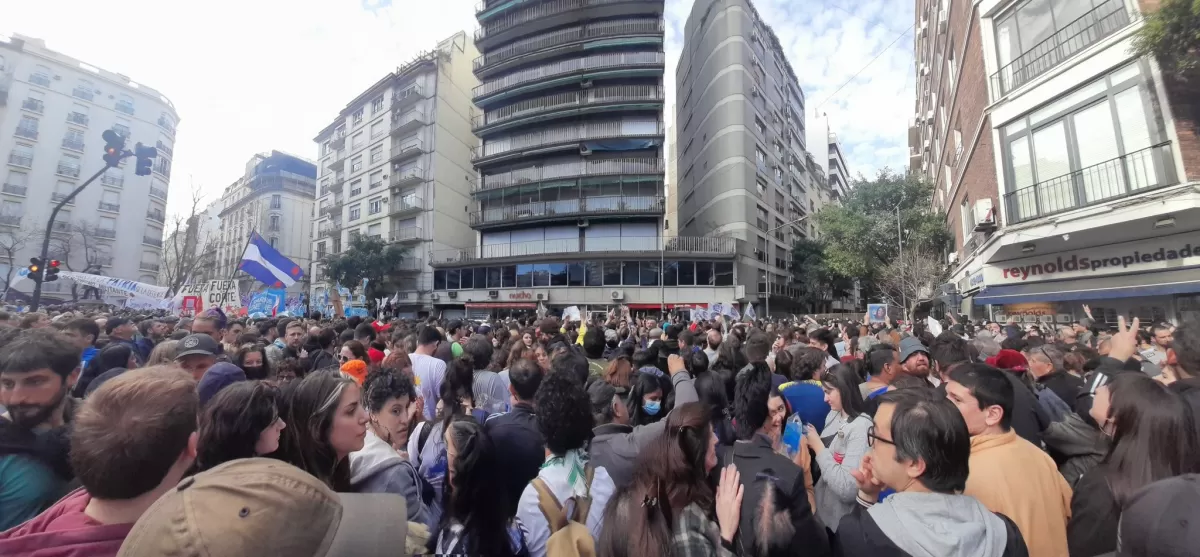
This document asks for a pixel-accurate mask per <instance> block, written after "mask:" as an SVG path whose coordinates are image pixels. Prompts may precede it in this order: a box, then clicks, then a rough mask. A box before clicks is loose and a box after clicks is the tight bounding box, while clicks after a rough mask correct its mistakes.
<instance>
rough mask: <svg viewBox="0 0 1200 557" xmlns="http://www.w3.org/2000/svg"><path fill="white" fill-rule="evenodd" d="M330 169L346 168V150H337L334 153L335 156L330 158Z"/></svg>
mask: <svg viewBox="0 0 1200 557" xmlns="http://www.w3.org/2000/svg"><path fill="white" fill-rule="evenodd" d="M327 168H329V169H330V170H333V171H338V170H341V169H343V168H346V152H345V151H342V150H340V149H339V150H337V151H335V152H334V153H333V158H331V159H329V165H328V167H327Z"/></svg>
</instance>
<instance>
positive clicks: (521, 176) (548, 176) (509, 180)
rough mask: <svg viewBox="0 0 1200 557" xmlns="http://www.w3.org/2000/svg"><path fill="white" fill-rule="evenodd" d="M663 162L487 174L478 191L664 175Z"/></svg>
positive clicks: (581, 163)
mask: <svg viewBox="0 0 1200 557" xmlns="http://www.w3.org/2000/svg"><path fill="white" fill-rule="evenodd" d="M664 168H665V167H664V165H663V161H662V159H658V158H653V159H652V158H644V159H607V160H605V159H601V160H592V159H579V160H575V161H567V162H558V163H555V162H550V163H548V164H544V165H539V166H527V167H524V168H517V169H513V170H508V171H504V172H496V173H494V174H485V175H484V176H483V183H482V185H481V186H480V187H479V188H475V189H474V190H475V191H484V190H492V189H498V188H506V187H511V186H519V185H526V184H536V183H538V182H545V181H549V180H569V179H572V178H579V177H584V176H606V175H624V174H632V175H637V174H662V173H663V172H664Z"/></svg>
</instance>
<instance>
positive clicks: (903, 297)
mask: <svg viewBox="0 0 1200 557" xmlns="http://www.w3.org/2000/svg"><path fill="white" fill-rule="evenodd" d="M903 203H904V195H903V194H901V195H900V202H899V203H896V248H897V249H898V250H899V253H898V254H897V256H896V259H903V258H904V234H903V233H902V232H901V229H900V205H902V204H903ZM900 304H901V305H903V306H904V307H902V308H900V310H901V314H900V316H901V317H903V318H904V320H905V321H907V320H908V295H907V294H905V293H904V289H903V288H901V289H900Z"/></svg>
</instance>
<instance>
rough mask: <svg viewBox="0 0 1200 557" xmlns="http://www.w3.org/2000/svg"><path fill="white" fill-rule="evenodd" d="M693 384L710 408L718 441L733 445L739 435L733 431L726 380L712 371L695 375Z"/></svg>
mask: <svg viewBox="0 0 1200 557" xmlns="http://www.w3.org/2000/svg"><path fill="white" fill-rule="evenodd" d="M692 386H694V387H695V388H696V394H697V396H699V398H700V402H702V403H704V405H705V406H706V407H707V408H708V411H709V420H710V422H711V423H712V429H713V434H714V435H716V436H717V442H718V443H720V444H721V445H732V444H733V442H734V441H736V440H737V435H736V434H734V432H733V422H732V416H733V412H732V409H731V408H730V407H729V397H728V396H726V394H725V380H724V379H722V378H721V376H720V375H718V374H716V373H713V372H711V371H710V372H705V373H701V374H700V375H697V376H695V379H693V381H692Z"/></svg>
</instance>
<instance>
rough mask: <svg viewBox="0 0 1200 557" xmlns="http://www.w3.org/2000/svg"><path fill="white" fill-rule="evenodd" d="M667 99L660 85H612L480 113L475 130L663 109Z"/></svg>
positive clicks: (473, 120) (557, 94)
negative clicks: (610, 113) (585, 116)
mask: <svg viewBox="0 0 1200 557" xmlns="http://www.w3.org/2000/svg"><path fill="white" fill-rule="evenodd" d="M663 98H664V97H663V88H662V87H659V86H657V85H608V86H604V87H595V88H591V89H583V90H580V91H568V92H565V93H554V94H552V95H547V96H544V97H536V98H532V99H526V100H523V101H518V102H516V103H513V104H510V105H507V106H503V107H500V108H497V109H495V110H488V111H486V112H483V113H481V114H476V115H475V116H474V118H473V119H472V123H471V127H472V128H473V129H474V130H475V131H476V132H477V133H479V134H481V135H482V134H487V133H492V132H497V131H502V130H504V129H507V128H510V127H514V126H520V125H523V124H527V123H531V122H538V121H545V120H553V119H556V118H576V117H578V116H582V115H586V114H594V113H603V112H611V111H617V110H630V109H633V110H661V109H662V106H661V104H662V102H663Z"/></svg>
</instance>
